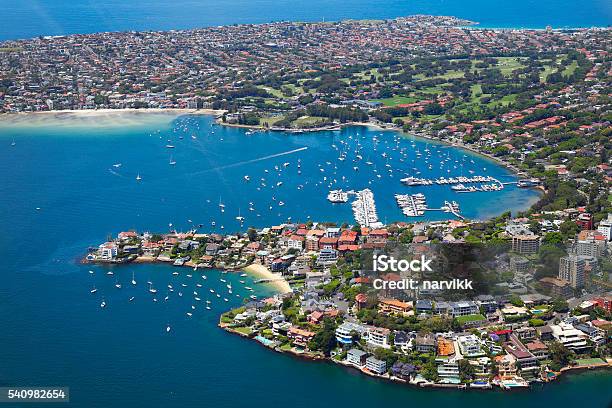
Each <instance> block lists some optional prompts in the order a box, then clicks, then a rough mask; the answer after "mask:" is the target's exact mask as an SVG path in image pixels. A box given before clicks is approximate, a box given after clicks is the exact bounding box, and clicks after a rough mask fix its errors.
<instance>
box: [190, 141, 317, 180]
mask: <svg viewBox="0 0 612 408" xmlns="http://www.w3.org/2000/svg"><path fill="white" fill-rule="evenodd" d="M306 149H308V147H306V146H304V147H300V148H298V149H293V150H289V151H286V152H282V153H276V154H270V155H268V156H264V157H259V158H257V159H250V160H244V161H241V162H237V163H232V164H226V165H223V166H218V167H214V168H212V169H207V170H202V171H199V172H196V173H191V175H197V174H201V173H207V172H210V171H218V170H225V169H229V168H232V167H238V166H244V165H245V164H252V163H257V162H260V161H263V160H269V159H273V158H275V157H281V156H286V155H288V154H294V153H298V152H301V151H304V150H306Z"/></svg>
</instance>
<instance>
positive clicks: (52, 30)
mask: <svg viewBox="0 0 612 408" xmlns="http://www.w3.org/2000/svg"><path fill="white" fill-rule="evenodd" d="M1 10H2V13H0V39H13V38H29V37H33V36H37V35H63V34H73V33H90V32H100V31H125V30H141V31H142V30H170V29H185V28H194V27H203V26H213V25H226V24H244V23H267V22H270V21H280V20H291V21H322V20H328V21H329V20H334V21H337V20H341V19H346V18H360V19H371V18H393V17H398V16H406V15H411V14H434V15H454V16H458V17H462V18H467V19H471V20H473V21H478V22H480V23H481V26H484V27H529V28H544V27H545V26H546V25H552V26H554V27H590V26H608V25H610V23H611V22H612V6H611V4H610V2H609V1H606V0H587V1H572V0H497V1H492V0H411V1H405V0H378V1H376V2H372V1H368V0H310V1H294V0H249V1H247V0H225V1H213V0H174V1H166V0H150V1H143V0H132V1H123V0H96V1H91V0H76V1H66V0H46V1H32V0H28V1H23V0H3V1H2V6H1Z"/></svg>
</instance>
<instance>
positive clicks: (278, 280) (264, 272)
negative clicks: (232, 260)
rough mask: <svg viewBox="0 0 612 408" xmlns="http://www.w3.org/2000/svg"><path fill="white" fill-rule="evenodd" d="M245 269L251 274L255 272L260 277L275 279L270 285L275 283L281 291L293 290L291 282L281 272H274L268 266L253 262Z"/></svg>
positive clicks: (275, 286) (276, 287)
mask: <svg viewBox="0 0 612 408" xmlns="http://www.w3.org/2000/svg"><path fill="white" fill-rule="evenodd" d="M244 271H245V272H246V273H249V274H253V275H255V276H256V277H258V278H260V279H275V280H274V281H273V282H270V283H269V285H273V286H274V288H275V289H276V290H278V291H279V292H280V293H288V292H291V287H290V286H289V283H288V282H287V281H286V280H285V279H284V278H283V276H282V275H281V274H278V273H272V272H271V271H270V270H269V269H268V268H267V267H265V266H263V265H261V264H251V265H249V266H247V267H246V268H244Z"/></svg>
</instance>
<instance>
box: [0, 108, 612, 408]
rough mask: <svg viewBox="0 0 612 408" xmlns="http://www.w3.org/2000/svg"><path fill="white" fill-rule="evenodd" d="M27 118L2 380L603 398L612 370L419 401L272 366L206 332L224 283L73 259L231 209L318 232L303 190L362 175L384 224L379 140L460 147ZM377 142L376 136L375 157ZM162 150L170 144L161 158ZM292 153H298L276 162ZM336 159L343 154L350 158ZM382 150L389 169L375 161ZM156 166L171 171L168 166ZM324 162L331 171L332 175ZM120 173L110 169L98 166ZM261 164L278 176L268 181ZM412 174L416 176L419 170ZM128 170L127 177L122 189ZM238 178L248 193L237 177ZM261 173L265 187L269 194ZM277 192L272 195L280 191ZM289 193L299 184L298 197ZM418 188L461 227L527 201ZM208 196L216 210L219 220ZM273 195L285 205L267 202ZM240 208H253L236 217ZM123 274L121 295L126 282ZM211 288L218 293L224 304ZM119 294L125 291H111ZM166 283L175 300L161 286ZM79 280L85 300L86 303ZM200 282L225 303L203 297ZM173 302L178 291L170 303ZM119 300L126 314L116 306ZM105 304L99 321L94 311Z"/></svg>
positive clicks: (291, 398)
mask: <svg viewBox="0 0 612 408" xmlns="http://www.w3.org/2000/svg"><path fill="white" fill-rule="evenodd" d="M42 118H43V119H40V118H39V119H36V120H32V121H30V122H35V124H18V125H0V180H1V182H0V225H2V227H3V231H2V234H1V235H0V237H1V238H0V259H1V261H0V276H1V279H2V285H0V322H1V324H2V328H1V330H0V386H5V385H6V386H8V385H20V386H26V385H40V386H42V385H56V386H69V387H70V389H71V401H72V402H71V403H70V406H73V407H85V408H91V407H110V406H112V407H195V406H218V407H243V406H245V405H247V404H251V405H254V406H263V405H264V404H265V405H267V406H293V407H311V406H312V405H313V404H318V405H319V406H323V407H337V406H370V407H376V406H382V405H383V404H384V405H390V406H405V405H408V404H410V405H414V406H450V405H451V404H452V406H456V407H468V406H469V407H473V406H487V407H491V406H495V407H517V406H544V405H547V406H577V405H578V404H580V403H582V402H583V401H584V400H585V396H588V405H589V407H593V408H595V407H597V408H599V407H605V406H606V405H607V404H608V403H609V402H610V400H611V393H610V385H611V381H610V375H609V373H604V372H593V373H586V374H581V375H571V376H568V377H567V378H564V379H562V380H561V381H559V382H558V383H555V384H551V385H548V386H546V387H544V388H542V389H540V388H536V389H535V390H532V391H530V392H513V393H502V392H497V391H493V392H466V391H446V390H438V391H431V390H420V389H414V388H409V387H405V386H401V385H397V384H389V383H386V382H381V381H377V380H374V379H371V378H366V377H364V376H362V375H360V374H357V373H356V372H354V371H351V370H346V369H343V368H339V367H336V366H332V365H330V364H326V363H311V362H305V361H300V360H297V359H293V358H291V357H288V356H283V355H279V354H276V353H274V352H271V351H269V350H266V349H265V348H263V347H262V346H260V345H258V344H257V343H255V342H253V341H247V340H244V339H242V338H239V337H237V336H234V335H230V334H227V333H225V332H224V331H222V330H220V329H218V328H217V327H216V324H217V322H218V316H219V313H221V311H223V310H226V309H227V308H229V307H231V306H236V305H238V304H240V302H241V300H242V298H239V297H236V296H235V295H236V294H238V295H241V297H244V296H246V295H247V294H249V293H248V292H246V291H245V290H244V289H243V285H242V284H240V283H239V282H238V281H239V280H240V279H243V278H240V277H239V276H237V275H236V274H221V273H220V272H218V271H205V272H203V273H204V274H206V276H207V278H208V279H206V280H204V279H202V277H201V275H202V272H198V273H193V277H191V278H189V277H187V276H186V274H187V273H188V272H191V271H190V270H183V272H182V273H181V276H173V275H172V274H171V272H172V270H173V269H172V267H169V266H165V265H129V266H122V267H116V268H114V276H108V275H106V272H107V269H105V268H103V267H91V266H84V265H80V264H79V263H78V259H79V258H80V257H81V256H82V255H83V254H84V252H85V251H86V248H87V247H88V246H89V245H95V244H98V243H99V242H101V241H103V240H104V239H105V238H106V237H107V236H108V235H109V234H113V235H114V234H116V233H117V232H119V231H121V230H126V229H129V228H136V229H138V230H150V231H167V230H168V224H169V223H173V224H174V225H175V226H177V227H178V228H179V229H187V228H190V227H191V224H190V223H189V222H188V219H191V220H192V221H193V223H196V224H197V223H203V224H205V229H206V228H210V221H211V220H213V219H214V220H215V221H216V223H217V228H219V226H220V225H221V224H224V226H225V227H226V231H228V230H229V231H232V230H237V229H239V227H240V226H239V225H238V223H237V222H236V220H235V216H236V215H237V214H238V211H239V209H240V211H241V214H243V215H244V216H245V217H246V218H247V220H246V223H245V224H246V225H258V226H263V225H266V224H269V223H276V222H279V221H282V220H284V219H286V217H287V216H289V215H290V214H291V215H293V217H294V219H300V220H305V219H306V217H307V216H308V215H310V216H311V217H312V218H313V219H322V218H323V216H324V215H325V219H327V220H333V221H351V213H350V210H349V206H348V205H345V206H332V205H330V204H328V203H327V202H326V201H325V198H324V196H325V193H326V191H327V187H326V186H322V185H317V184H316V183H319V182H321V180H322V178H323V177H333V178H336V179H340V177H341V175H342V174H346V175H347V176H346V177H347V178H348V181H347V182H346V185H347V187H351V186H352V187H354V188H362V187H365V186H369V181H370V180H374V181H373V185H372V186H371V188H372V189H373V191H374V193H375V197H376V199H377V202H379V208H380V213H381V215H382V216H384V217H386V218H388V219H389V220H391V219H401V214H400V213H399V212H398V210H397V208H396V207H395V205H394V203H393V197H392V194H393V193H395V192H402V191H410V190H409V188H408V187H403V186H401V185H400V184H399V176H400V173H401V172H402V171H405V168H406V167H408V164H406V162H400V161H399V159H398V157H397V154H398V151H399V150H393V148H394V146H396V144H397V143H398V142H399V145H400V148H406V149H407V151H408V152H409V153H408V154H409V155H410V156H412V155H415V151H416V149H420V151H424V149H425V148H428V149H430V151H431V154H432V160H431V161H432V162H434V160H433V158H434V157H438V155H441V156H443V157H444V158H447V157H450V158H451V159H450V160H447V162H450V163H454V160H455V159H457V160H462V159H463V155H464V154H465V153H464V152H462V151H459V150H456V149H452V148H447V147H444V146H436V145H431V144H429V145H427V144H426V143H425V142H423V141H420V140H417V141H414V145H415V146H414V147H413V146H412V140H411V139H402V140H399V139H398V138H397V135H396V134H395V133H392V132H380V131H375V130H368V129H366V128H362V127H354V128H350V129H345V130H343V131H342V132H334V133H327V134H325V133H321V134H313V135H286V134H276V133H275V134H266V133H256V134H254V135H246V134H245V131H244V130H242V129H230V128H223V127H217V126H215V127H212V126H211V123H212V121H211V119H210V117H206V116H197V117H193V116H183V117H178V118H176V117H172V116H168V115H148V116H141V115H136V116H132V115H115V116H111V117H110V118H100V119H96V120H91V119H89V120H87V121H85V122H77V124H78V123H80V124H79V125H75V124H74V122H72V121H68V120H55V119H46V118H47V117H46V116H42ZM213 131H214V133H213ZM381 133H382V134H381ZM180 136H183V138H182V139H181V138H180ZM192 136H195V139H194V138H192ZM374 136H376V137H377V139H378V140H379V142H378V143H377V146H376V149H377V150H376V151H374V145H373V141H372V139H373V137H374ZM160 137H161V138H160ZM168 140H170V141H171V142H168ZM12 141H15V146H14V147H11V142H12ZM341 141H344V142H346V143H340V142H341ZM357 141H359V143H360V144H361V145H362V146H363V148H362V149H363V150H364V152H365V151H366V148H367V151H369V152H370V153H369V154H366V153H363V154H364V155H367V156H368V157H369V158H370V160H371V161H372V162H373V163H374V164H373V165H372V166H367V165H365V164H363V163H362V164H358V167H359V171H357V172H356V171H355V170H353V169H352V167H353V166H354V165H355V164H354V163H353V162H352V159H351V160H349V159H347V160H345V161H344V162H343V163H340V162H337V161H336V160H335V159H336V158H337V157H338V154H339V153H338V151H337V150H335V149H334V148H333V147H332V145H334V144H335V145H337V146H340V145H342V146H352V147H353V148H356V146H357ZM168 143H171V144H172V145H174V146H175V148H174V149H168V148H166V147H165V145H166V144H168ZM303 147H307V149H306V150H299V151H297V152H293V153H288V154H285V155H282V156H277V155H278V154H280V153H287V152H291V151H295V150H296V149H300V148H303ZM345 150H346V151H347V153H346V154H347V157H351V154H353V155H354V153H350V152H351V151H353V150H350V151H349V149H348V148H346V149H345ZM383 151H387V152H388V153H389V160H387V159H385V158H383V157H382V156H381V154H382V152H383ZM170 156H172V158H173V159H174V160H175V161H176V162H177V163H176V165H175V166H170V165H169V164H168V161H169V159H170ZM270 156H273V157H270ZM298 159H300V162H301V164H302V168H301V170H302V174H301V175H298V174H297V161H298ZM363 160H367V157H364V159H363ZM439 160H440V159H439ZM470 160H474V163H473V164H472V163H471V161H470ZM327 161H329V162H330V163H334V162H336V163H337V164H338V167H339V168H338V169H336V170H335V171H336V173H337V174H336V175H332V173H333V171H334V170H332V168H333V164H332V165H328V164H327ZM349 161H350V163H349ZM438 162H439V161H438ZM118 163H122V165H121V167H118V168H116V167H113V166H112V165H113V164H118ZM284 163H289V164H288V166H287V167H284V166H283V164H284ZM387 163H390V164H391V165H392V168H393V170H394V176H393V177H389V174H384V176H382V177H381V178H380V179H378V177H376V176H375V174H376V173H374V172H373V168H374V167H375V168H376V169H378V170H379V171H380V172H381V173H383V172H385V171H386V170H385V169H388V167H387V166H386V164H387ZM466 163H467V164H466V169H467V168H468V167H467V166H472V167H473V168H474V169H475V170H479V171H484V170H482V169H483V167H486V168H487V173H488V174H493V175H496V176H499V177H500V178H501V177H505V179H507V180H511V179H512V177H511V175H509V174H508V173H507V171H506V170H504V169H502V168H500V167H499V166H497V165H495V164H494V163H492V162H490V161H488V160H484V159H482V158H479V157H476V156H473V155H467V156H466ZM453 165H454V164H451V166H453ZM274 166H279V168H282V169H283V170H282V171H280V175H279V172H278V171H273V169H274ZM424 166H425V164H424V163H420V164H418V165H417V168H419V167H420V168H421V170H422V171H423V172H424V173H425V172H427V171H428V169H427V168H426V167H424ZM472 167H470V168H472ZM321 168H323V169H324V171H323V172H321V171H320V169H321ZM451 168H452V167H451ZM266 169H267V170H268V173H266V172H265V170H266ZM453 171H456V170H455V169H453ZM386 172H387V173H388V171H386ZM432 172H434V171H433V170H432ZM436 172H440V170H436ZM137 174H140V175H141V176H142V178H143V180H142V181H141V182H137V181H136V180H135V177H136V175H137ZM246 174H249V175H250V177H251V181H250V182H245V181H244V179H243V177H244V175H246ZM424 175H426V174H424ZM261 177H264V178H266V179H269V181H268V183H267V184H266V187H262V186H261V180H260V179H261ZM278 181H283V184H282V185H281V186H278V187H277V186H276V184H275V183H277V182H278ZM338 183H340V181H338ZM271 185H275V188H274V189H272V188H270V186H271ZM298 185H303V187H301V188H300V189H299V190H298ZM258 187H259V188H260V189H259V190H258V189H257V188H258ZM423 191H425V193H426V194H428V195H430V196H431V202H432V204H433V203H435V202H439V201H440V200H441V199H442V198H443V197H445V196H448V197H454V198H455V199H457V200H458V201H460V203H461V204H462V206H463V208H464V210H465V213H466V214H469V215H470V216H473V217H485V216H489V215H495V214H499V213H501V212H503V211H504V210H506V209H511V210H516V209H518V208H522V207H525V206H528V205H529V203H530V202H532V201H533V200H534V199H535V198H536V195H535V193H534V192H531V191H518V190H515V189H511V188H509V189H508V190H505V191H504V192H501V193H483V194H465V195H462V196H461V197H458V196H459V195H457V194H455V195H454V196H453V193H451V192H450V191H449V190H448V188H446V189H442V188H433V189H432V190H423ZM272 196H275V198H276V201H274V200H272V199H271V197H272ZM219 199H221V200H222V201H223V202H224V203H225V204H226V212H225V213H224V214H221V213H220V211H219V207H218V203H219ZM280 200H283V201H284V202H285V205H284V206H279V205H278V201H280ZM249 201H252V202H253V205H254V208H255V209H256V210H255V211H249V210H248V206H249V205H248V202H249ZM270 205H272V206H273V210H269V206H270ZM37 207H40V210H39V211H37V210H36V208H37ZM257 214H260V216H259V217H257ZM90 269H91V270H93V271H94V274H89V273H88V270H90ZM132 274H134V277H135V279H136V281H137V282H138V284H137V285H136V286H132V285H131V284H130V280H131V279H132ZM220 279H225V280H227V281H228V282H231V283H232V286H233V287H234V293H233V294H232V295H229V294H228V293H227V288H226V283H224V282H221V280H220ZM246 280H247V283H246V284H247V285H248V284H250V283H251V285H252V286H254V287H255V288H256V291H257V294H258V295H262V296H263V295H267V294H270V293H272V289H271V288H268V287H265V286H261V285H254V284H252V278H250V277H249V278H246ZM147 281H151V282H153V284H154V285H155V287H156V288H157V289H158V294H157V299H158V302H154V301H153V299H152V298H153V295H151V294H149V293H148V292H147V285H146V282H147ZM116 282H120V283H121V284H122V285H123V287H122V288H121V289H117V288H115V286H114V285H115V283H116ZM196 283H200V284H202V285H203V287H202V288H199V287H197V286H196ZM169 284H170V285H172V286H173V287H174V289H175V292H170V291H169V290H168V289H167V285H169ZM182 284H185V285H186V286H185V287H183V286H182ZM93 285H95V286H96V288H98V292H97V293H96V294H95V295H92V294H90V292H89V291H90V289H91V288H92V286H93ZM211 288H212V289H214V290H215V291H216V292H218V293H221V294H222V297H221V298H217V297H216V296H215V295H213V294H211V293H210V292H209V289H211ZM178 290H181V291H182V292H184V294H185V295H184V296H183V297H179V296H177V291H178ZM193 291H197V292H198V296H199V297H200V298H201V299H202V301H201V302H197V301H196V300H195V299H194V297H195V295H193ZM131 296H134V297H135V299H134V301H133V302H129V301H128V299H129V298H130V297H131ZM165 296H168V297H169V299H168V301H164V297H165ZM223 297H226V298H228V301H227V302H225V301H224V300H223ZM102 300H104V301H106V303H107V307H106V308H105V309H101V308H100V307H99V305H100V302H101V301H102ZM205 300H211V302H212V310H205V309H204V307H203V306H204V305H203V304H204V301H205ZM192 305H194V306H196V309H195V310H193V311H192V310H191V306H192ZM188 311H192V312H193V317H188V316H187V315H186V312H188ZM168 324H169V325H171V327H172V330H171V332H170V333H166V330H165V328H166V326H167V325H168ZM7 406H8V405H7Z"/></svg>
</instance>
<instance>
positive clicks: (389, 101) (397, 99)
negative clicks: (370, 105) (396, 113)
mask: <svg viewBox="0 0 612 408" xmlns="http://www.w3.org/2000/svg"><path fill="white" fill-rule="evenodd" d="M417 100H418V99H416V98H413V97H410V96H394V97H392V98H385V99H373V100H371V101H370V102H381V103H382V104H383V105H385V106H397V105H402V104H405V103H414V102H416V101H417Z"/></svg>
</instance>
